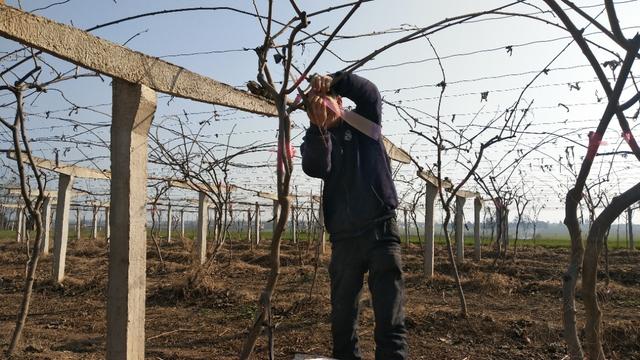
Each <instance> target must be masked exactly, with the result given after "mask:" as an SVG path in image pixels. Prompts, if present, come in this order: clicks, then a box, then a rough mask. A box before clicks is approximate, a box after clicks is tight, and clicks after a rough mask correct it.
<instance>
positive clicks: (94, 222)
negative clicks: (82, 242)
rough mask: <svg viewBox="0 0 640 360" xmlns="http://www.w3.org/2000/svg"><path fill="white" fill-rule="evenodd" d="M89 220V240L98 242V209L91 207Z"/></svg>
mask: <svg viewBox="0 0 640 360" xmlns="http://www.w3.org/2000/svg"><path fill="white" fill-rule="evenodd" d="M92 216H93V217H92V218H91V240H98V207H97V206H94V207H93V214H92Z"/></svg>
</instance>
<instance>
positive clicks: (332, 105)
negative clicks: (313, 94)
mask: <svg viewBox="0 0 640 360" xmlns="http://www.w3.org/2000/svg"><path fill="white" fill-rule="evenodd" d="M322 102H323V103H324V106H325V107H326V108H327V109H329V110H331V111H332V112H333V113H334V114H336V115H337V116H338V117H342V115H343V114H344V109H343V108H342V107H340V105H338V103H336V102H335V101H331V100H330V99H329V98H328V97H327V96H323V97H322Z"/></svg>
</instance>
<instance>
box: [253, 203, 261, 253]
mask: <svg viewBox="0 0 640 360" xmlns="http://www.w3.org/2000/svg"><path fill="white" fill-rule="evenodd" d="M254 218H255V226H256V242H255V244H256V246H258V245H260V204H258V203H256V214H255V215H254Z"/></svg>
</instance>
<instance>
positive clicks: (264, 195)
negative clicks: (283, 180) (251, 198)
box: [256, 191, 320, 202]
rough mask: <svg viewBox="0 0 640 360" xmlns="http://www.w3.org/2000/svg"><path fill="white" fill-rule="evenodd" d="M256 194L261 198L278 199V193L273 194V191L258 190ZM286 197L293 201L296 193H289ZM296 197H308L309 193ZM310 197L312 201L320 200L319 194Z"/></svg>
mask: <svg viewBox="0 0 640 360" xmlns="http://www.w3.org/2000/svg"><path fill="white" fill-rule="evenodd" d="M256 195H257V196H258V197H261V198H263V199H269V200H276V201H277V200H278V194H274V193H268V192H263V191H258V192H256ZM287 197H288V198H289V200H291V201H295V199H296V195H289V196H287ZM297 197H298V198H302V199H308V198H309V195H298V196H297ZM312 199H313V201H316V202H320V196H318V195H313V196H312Z"/></svg>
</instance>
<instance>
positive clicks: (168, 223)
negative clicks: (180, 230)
mask: <svg viewBox="0 0 640 360" xmlns="http://www.w3.org/2000/svg"><path fill="white" fill-rule="evenodd" d="M172 218H173V212H172V209H171V204H169V206H168V207H167V243H168V244H170V243H171V226H172V225H173V224H172Z"/></svg>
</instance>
